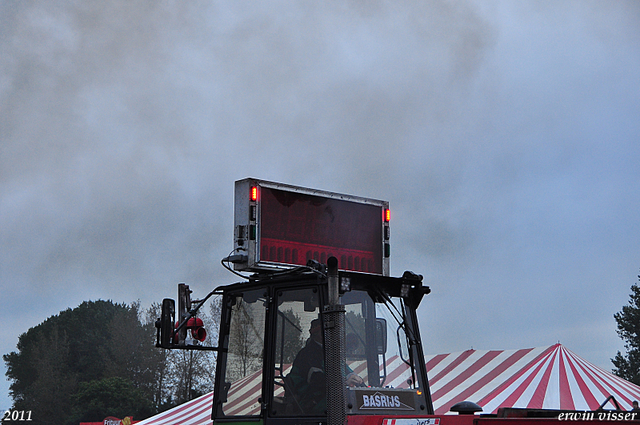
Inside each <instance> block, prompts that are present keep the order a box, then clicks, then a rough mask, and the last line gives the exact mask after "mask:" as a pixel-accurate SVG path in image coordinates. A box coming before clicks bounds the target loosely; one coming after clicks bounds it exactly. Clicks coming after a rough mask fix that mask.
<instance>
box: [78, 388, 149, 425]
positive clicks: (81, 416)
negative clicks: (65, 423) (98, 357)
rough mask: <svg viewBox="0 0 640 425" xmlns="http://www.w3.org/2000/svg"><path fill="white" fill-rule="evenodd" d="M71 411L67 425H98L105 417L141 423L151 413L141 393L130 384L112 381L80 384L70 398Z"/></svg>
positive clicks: (147, 402)
mask: <svg viewBox="0 0 640 425" xmlns="http://www.w3.org/2000/svg"><path fill="white" fill-rule="evenodd" d="M73 403H74V406H75V407H74V409H73V414H72V418H73V419H71V420H70V421H69V422H71V423H76V424H77V423H78V422H99V421H102V420H103V419H104V418H106V417H107V416H115V417H117V418H124V417H125V416H133V418H134V419H143V418H147V417H149V416H151V415H152V414H153V413H154V409H153V406H152V403H151V400H149V398H148V397H147V396H146V394H145V393H144V391H142V390H140V389H139V388H136V386H135V385H134V384H133V382H132V381H131V380H128V379H125V378H121V377H112V378H103V379H99V380H95V381H91V382H81V383H80V384H79V386H78V391H77V392H76V393H75V395H74V396H73Z"/></svg>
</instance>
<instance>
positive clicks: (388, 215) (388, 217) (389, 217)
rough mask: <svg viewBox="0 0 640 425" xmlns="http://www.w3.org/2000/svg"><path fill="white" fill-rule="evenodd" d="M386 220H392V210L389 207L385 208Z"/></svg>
mask: <svg viewBox="0 0 640 425" xmlns="http://www.w3.org/2000/svg"><path fill="white" fill-rule="evenodd" d="M384 221H386V222H387V223H388V222H389V221H391V210H390V209H389V208H387V209H386V210H384Z"/></svg>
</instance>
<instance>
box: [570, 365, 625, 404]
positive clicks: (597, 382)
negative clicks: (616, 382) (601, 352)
mask: <svg viewBox="0 0 640 425" xmlns="http://www.w3.org/2000/svg"><path fill="white" fill-rule="evenodd" d="M576 364H577V366H578V367H579V368H580V369H581V370H582V371H583V372H584V373H585V374H586V375H587V376H589V378H591V382H592V383H593V385H595V386H596V388H598V390H600V392H601V393H602V394H604V395H605V396H607V397H608V396H609V395H613V396H615V397H616V400H618V401H620V400H624V401H626V402H627V403H629V404H631V400H629V399H628V398H627V397H625V395H624V394H623V393H622V392H621V391H619V390H618V389H617V388H616V387H614V386H611V385H608V384H607V387H608V389H607V388H605V387H604V386H603V382H600V381H601V380H602V378H601V377H599V376H597V375H596V374H595V373H594V372H593V371H592V370H591V369H588V368H586V367H584V365H582V364H581V363H579V362H576ZM612 393H615V394H612ZM602 402H604V400H602ZM602 402H601V403H602ZM596 404H597V405H596V406H595V407H594V409H597V408H598V407H599V406H600V403H598V402H597V401H596Z"/></svg>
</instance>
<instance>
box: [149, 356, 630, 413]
mask: <svg viewBox="0 0 640 425" xmlns="http://www.w3.org/2000/svg"><path fill="white" fill-rule="evenodd" d="M425 360H426V364H427V370H428V375H429V384H430V387H431V397H432V399H433V407H434V409H435V413H436V414H438V415H441V414H445V413H447V412H448V411H449V409H450V407H451V406H453V405H454V404H455V403H457V402H459V401H464V400H469V401H473V402H475V403H477V404H479V405H480V406H482V408H483V413H495V412H496V411H497V410H498V408H500V407H518V408H533V409H568V410H595V409H597V408H598V407H599V406H600V405H601V404H602V403H603V402H604V401H605V400H606V399H607V398H608V397H609V396H610V395H613V396H614V397H615V399H616V400H617V401H618V403H619V404H620V406H621V407H622V408H623V409H631V404H632V402H633V400H640V387H638V386H637V385H634V384H632V383H630V382H628V381H625V380H624V379H622V378H619V377H617V376H615V375H613V374H612V373H611V372H608V371H606V370H604V369H602V368H599V367H597V366H594V365H592V364H591V363H589V362H587V361H586V360H584V359H582V358H580V357H578V356H577V355H576V354H574V353H573V352H571V351H570V350H568V349H567V348H565V347H564V346H562V345H561V344H555V345H552V346H550V347H542V348H527V349H521V350H466V351H461V352H457V353H450V354H438V355H431V356H426V358H425ZM356 371H358V370H356ZM387 373H388V376H389V379H390V381H389V382H388V384H389V385H392V386H395V387H402V386H403V385H406V384H405V383H406V377H405V375H406V374H407V373H408V371H407V370H406V365H405V364H404V363H402V362H401V361H399V359H398V358H397V357H392V358H390V359H388V361H387ZM243 380H245V381H246V382H243V385H240V386H236V388H242V389H243V395H242V397H237V398H238V406H243V407H242V408H243V409H247V412H249V411H251V412H252V413H256V412H257V411H255V412H254V410H255V409H258V408H259V404H258V403H257V399H258V397H259V394H258V392H259V391H260V388H261V385H260V380H261V374H260V372H256V373H255V374H254V375H251V376H249V377H246V378H243ZM247 389H253V390H252V391H247ZM254 392H255V393H256V394H254ZM228 397H229V399H230V400H231V399H232V398H233V397H234V394H232V391H230V392H229V395H228ZM212 401H213V393H209V394H206V395H204V396H202V397H199V398H197V399H194V400H191V401H189V402H187V403H184V404H182V405H180V406H177V407H175V408H173V409H171V410H168V411H166V412H163V413H160V414H158V415H156V416H153V417H151V418H148V419H145V420H144V421H141V422H139V423H138V425H169V424H171V425H175V424H184V425H205V424H206V425H209V424H211V419H210V416H211V406H212Z"/></svg>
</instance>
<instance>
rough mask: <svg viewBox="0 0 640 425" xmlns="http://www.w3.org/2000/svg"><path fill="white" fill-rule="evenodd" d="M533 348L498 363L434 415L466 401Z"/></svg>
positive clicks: (518, 351) (518, 352) (520, 351)
mask: <svg viewBox="0 0 640 425" xmlns="http://www.w3.org/2000/svg"><path fill="white" fill-rule="evenodd" d="M532 350H533V348H527V349H523V350H517V351H516V352H515V353H513V354H511V355H510V356H509V357H507V358H506V359H505V360H504V361H503V362H502V363H500V364H499V365H498V366H497V367H496V368H494V369H492V370H490V371H489V373H487V374H486V375H484V376H483V377H482V378H480V379H478V380H477V381H476V382H475V383H473V384H472V385H470V386H469V387H468V388H467V389H466V390H464V391H462V392H461V393H460V394H458V395H457V396H456V398H455V400H452V401H451V402H450V403H447V405H445V406H443V407H439V408H438V409H437V412H435V413H436V414H444V413H446V412H448V411H449V409H450V408H451V406H453V405H454V404H455V403H456V402H457V401H463V400H467V399H468V398H469V397H470V396H472V395H473V394H475V393H476V392H478V391H479V390H480V389H481V388H482V387H484V386H485V385H488V384H489V382H491V381H493V380H494V379H495V378H496V377H498V376H500V374H502V373H504V371H505V370H507V369H508V368H510V367H511V366H513V365H514V364H515V363H516V362H518V361H519V360H520V359H521V358H523V357H524V356H525V355H527V354H529V353H530V352H531V351H532ZM497 353H498V354H500V353H502V351H498V352H497Z"/></svg>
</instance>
